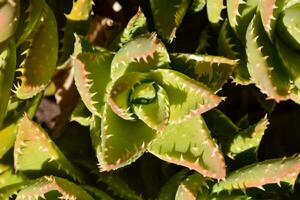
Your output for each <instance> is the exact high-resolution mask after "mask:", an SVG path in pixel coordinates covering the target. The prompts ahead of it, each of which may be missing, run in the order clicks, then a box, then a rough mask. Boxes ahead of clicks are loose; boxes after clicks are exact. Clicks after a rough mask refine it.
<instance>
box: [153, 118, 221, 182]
mask: <svg viewBox="0 0 300 200" xmlns="http://www.w3.org/2000/svg"><path fill="white" fill-rule="evenodd" d="M149 152H150V153H152V154H154V155H155V156H157V157H159V158H160V159H162V160H165V161H167V162H171V163H175V164H178V165H182V166H185V167H187V168H189V169H194V170H196V171H197V172H199V173H201V174H203V175H204V176H208V177H212V178H216V179H223V178H224V177H225V163H224V158H223V156H222V154H221V152H220V150H219V148H218V146H217V145H216V144H215V142H214V141H213V139H212V138H211V136H210V132H209V130H208V128H207V127H206V124H205V122H204V120H203V119H202V118H201V117H200V116H195V117H193V118H191V119H189V120H188V121H185V122H182V123H180V124H175V125H169V126H168V127H167V129H166V130H165V131H163V132H162V133H161V134H158V135H156V137H155V139H154V140H153V141H152V143H151V145H150V146H149Z"/></svg>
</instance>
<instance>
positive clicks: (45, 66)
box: [14, 5, 58, 99]
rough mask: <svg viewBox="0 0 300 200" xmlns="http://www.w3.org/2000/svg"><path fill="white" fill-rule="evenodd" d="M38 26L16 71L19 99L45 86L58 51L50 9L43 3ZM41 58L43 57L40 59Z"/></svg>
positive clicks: (53, 17)
mask: <svg viewBox="0 0 300 200" xmlns="http://www.w3.org/2000/svg"><path fill="white" fill-rule="evenodd" d="M38 23H39V27H38V28H37V30H36V31H35V34H33V36H31V37H30V38H29V39H28V41H29V43H30V45H29V47H27V49H26V50H25V51H24V52H23V53H22V54H25V59H24V60H23V62H22V63H21V66H20V68H19V69H18V71H19V72H20V73H21V75H19V76H18V77H17V78H18V79H20V81H21V82H18V83H17V85H16V87H15V91H14V92H15V93H16V95H17V97H18V98H20V99H28V98H31V97H33V96H34V95H36V94H37V93H39V92H41V91H42V90H44V89H45V88H46V86H47V85H48V83H49V82H50V80H51V78H52V76H53V75H54V72H55V69H56V62H57V53H58V33H57V25H56V19H55V16H54V14H53V13H52V10H51V9H50V8H49V7H48V6H47V5H45V6H44V10H43V14H42V16H41V17H40V20H39V22H38ZM40 58H43V59H40Z"/></svg>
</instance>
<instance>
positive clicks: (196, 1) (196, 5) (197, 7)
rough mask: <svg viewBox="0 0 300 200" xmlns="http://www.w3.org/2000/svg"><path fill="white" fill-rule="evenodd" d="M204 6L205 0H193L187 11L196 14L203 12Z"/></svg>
mask: <svg viewBox="0 0 300 200" xmlns="http://www.w3.org/2000/svg"><path fill="white" fill-rule="evenodd" d="M205 5H206V0H193V3H192V5H191V7H190V8H189V11H190V12H192V13H197V12H200V11H201V10H203V8H204V6H205Z"/></svg>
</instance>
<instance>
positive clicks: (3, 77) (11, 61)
mask: <svg viewBox="0 0 300 200" xmlns="http://www.w3.org/2000/svg"><path fill="white" fill-rule="evenodd" d="M0 16H1V14H0ZM15 69H16V46H15V43H14V41H13V40H11V41H8V42H5V43H2V44H0V94H1V98H0V128H1V127H2V123H3V120H4V117H5V115H6V112H7V105H8V101H9V96H10V93H11V89H12V86H13V81H14V73H15Z"/></svg>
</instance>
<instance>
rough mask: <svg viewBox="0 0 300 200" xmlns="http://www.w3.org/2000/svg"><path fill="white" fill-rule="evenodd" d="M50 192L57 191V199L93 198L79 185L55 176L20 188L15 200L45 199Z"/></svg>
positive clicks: (43, 178)
mask: <svg viewBox="0 0 300 200" xmlns="http://www.w3.org/2000/svg"><path fill="white" fill-rule="evenodd" d="M50 191H52V192H53V191H57V192H58V193H59V194H58V196H57V198H59V199H84V200H93V198H92V197H91V196H90V195H89V194H88V193H87V192H86V191H85V190H84V189H82V188H81V187H80V186H79V185H76V184H75V183H72V182H70V181H69V180H67V179H64V178H59V177H55V176H44V177H42V178H39V179H36V180H35V181H34V182H33V183H31V184H29V185H27V186H26V187H24V188H22V189H21V191H20V192H18V194H17V198H16V200H22V199H28V200H34V199H37V198H46V197H47V193H48V192H50Z"/></svg>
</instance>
